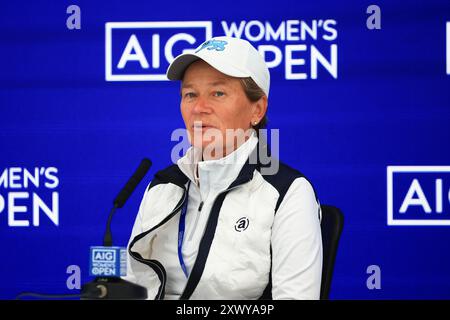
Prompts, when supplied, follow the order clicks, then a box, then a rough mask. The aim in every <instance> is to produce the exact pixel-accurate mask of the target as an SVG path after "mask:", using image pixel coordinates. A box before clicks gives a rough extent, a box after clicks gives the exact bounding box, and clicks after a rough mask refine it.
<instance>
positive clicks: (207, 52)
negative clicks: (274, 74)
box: [167, 37, 270, 97]
mask: <svg viewBox="0 0 450 320" xmlns="http://www.w3.org/2000/svg"><path fill="white" fill-rule="evenodd" d="M199 59H202V60H203V61H205V62H207V63H208V64H209V65H211V66H212V67H213V68H214V69H216V70H218V71H220V72H222V73H224V74H226V75H228V76H231V77H237V78H246V77H251V78H252V79H253V81H255V82H256V84H257V85H258V86H259V87H260V88H261V89H262V90H263V91H264V93H265V94H266V96H267V97H269V88H270V73H269V68H267V65H266V63H265V61H264V58H263V57H262V55H261V54H260V53H259V52H258V51H257V50H256V49H255V47H253V46H252V45H251V44H250V42H248V41H247V40H244V39H239V38H232V37H214V38H211V39H209V40H207V41H205V42H204V43H202V44H201V45H200V46H198V47H197V49H195V51H194V52H193V53H183V54H180V55H179V56H178V57H176V58H175V60H173V62H172V63H171V64H170V66H169V68H168V69H167V78H169V80H181V79H182V78H183V74H184V71H185V70H186V69H187V67H188V66H189V65H190V64H191V63H193V62H194V61H196V60H199Z"/></svg>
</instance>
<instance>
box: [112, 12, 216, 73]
mask: <svg viewBox="0 0 450 320" xmlns="http://www.w3.org/2000/svg"><path fill="white" fill-rule="evenodd" d="M105 32H106V34H105V37H106V38H105V71H106V74H105V77H106V81H157V80H167V78H166V69H167V67H168V66H169V64H170V63H171V62H172V61H173V60H174V59H175V57H176V56H177V55H179V54H181V53H185V52H193V51H194V49H192V48H196V47H198V46H199V45H200V44H201V43H202V42H204V41H205V40H206V39H209V38H211V37H212V23H211V21H160V22H156V21H153V22H108V23H106V25H105ZM187 47H188V48H191V49H186V48H187Z"/></svg>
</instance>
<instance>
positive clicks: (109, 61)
mask: <svg viewBox="0 0 450 320" xmlns="http://www.w3.org/2000/svg"><path fill="white" fill-rule="evenodd" d="M218 24H219V25H217V26H215V30H216V32H214V35H225V36H228V37H236V38H242V39H246V40H248V41H250V42H251V43H252V45H254V46H255V48H257V50H258V51H259V52H260V54H261V55H262V56H263V57H264V59H265V61H266V64H267V66H268V67H269V68H271V69H278V70H279V73H281V74H284V78H285V79H287V80H306V79H313V80H314V79H318V78H319V77H328V78H330V77H331V78H334V79H337V78H338V45H337V37H338V32H337V28H336V25H337V21H336V20H333V19H308V20H281V21H273V22H272V21H259V20H248V21H245V20H242V21H239V22H237V21H220V22H219V23H218ZM212 37H213V21H150V22H107V23H106V24H105V78H106V81H160V80H167V78H166V69H167V67H168V66H169V64H170V63H171V62H172V61H173V60H174V58H175V57H176V56H177V55H179V54H181V53H188V52H194V51H195V50H196V48H198V47H199V46H200V45H201V44H202V43H203V42H204V41H205V40H207V39H210V38H212Z"/></svg>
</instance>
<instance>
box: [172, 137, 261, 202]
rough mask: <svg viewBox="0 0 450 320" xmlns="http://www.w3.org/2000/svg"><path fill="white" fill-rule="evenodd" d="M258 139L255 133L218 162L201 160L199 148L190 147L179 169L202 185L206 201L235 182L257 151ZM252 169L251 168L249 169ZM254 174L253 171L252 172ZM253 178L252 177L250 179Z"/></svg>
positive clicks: (201, 190) (201, 191) (203, 196)
mask: <svg viewBox="0 0 450 320" xmlns="http://www.w3.org/2000/svg"><path fill="white" fill-rule="evenodd" d="M257 145H258V138H257V137H256V134H255V133H253V134H252V135H251V136H250V137H249V138H248V140H247V141H246V142H244V143H243V144H242V145H241V146H239V147H238V148H237V149H236V150H234V151H233V152H231V153H230V154H228V155H227V156H225V157H223V158H220V159H217V160H205V161H202V160H201V152H200V151H199V149H198V148H194V147H190V148H189V149H188V151H187V152H186V154H185V156H183V157H182V158H180V159H179V160H178V161H177V164H178V167H179V169H180V170H181V172H183V173H184V175H185V176H186V177H188V179H189V180H191V181H192V182H193V183H195V184H197V183H198V182H199V183H200V185H199V187H200V193H201V195H202V199H206V197H207V196H208V194H209V192H211V191H212V192H214V193H217V192H220V191H223V190H225V189H226V188H227V187H229V186H230V185H231V183H232V182H233V181H235V180H236V179H237V178H238V177H239V176H241V174H240V173H246V174H247V175H248V174H249V173H248V172H245V171H246V170H244V172H241V171H242V169H244V167H245V166H244V165H245V164H246V163H248V162H249V161H248V160H249V156H250V154H251V153H252V152H254V151H256V149H257ZM197 167H198V178H199V179H196V174H195V172H196V168H197ZM247 169H250V168H247ZM251 173H252V174H253V170H251ZM250 178H251V177H250Z"/></svg>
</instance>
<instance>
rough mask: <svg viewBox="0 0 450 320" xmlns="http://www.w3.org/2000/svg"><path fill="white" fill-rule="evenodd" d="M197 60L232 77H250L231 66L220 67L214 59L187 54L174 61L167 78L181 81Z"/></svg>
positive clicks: (168, 70)
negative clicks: (188, 68)
mask: <svg viewBox="0 0 450 320" xmlns="http://www.w3.org/2000/svg"><path fill="white" fill-rule="evenodd" d="M197 60H203V61H205V62H206V63H208V64H209V65H210V66H211V67H213V68H214V69H216V70H218V71H220V72H222V73H224V74H226V75H229V76H231V77H238V78H244V77H249V76H250V75H249V74H248V73H247V72H244V71H242V70H239V69H237V68H235V67H233V66H231V65H229V64H225V63H224V64H223V65H220V63H219V62H218V61H217V60H216V61H212V59H208V58H207V57H200V56H198V55H196V54H193V53H185V54H181V55H179V56H178V57H176V58H175V60H173V62H172V63H171V64H170V66H169V68H168V69H167V73H166V75H167V78H168V79H169V80H181V79H182V78H183V75H184V72H185V71H186V69H187V67H189V65H191V63H193V62H194V61H197ZM209 60H211V61H209Z"/></svg>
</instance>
